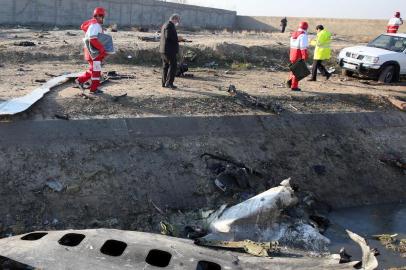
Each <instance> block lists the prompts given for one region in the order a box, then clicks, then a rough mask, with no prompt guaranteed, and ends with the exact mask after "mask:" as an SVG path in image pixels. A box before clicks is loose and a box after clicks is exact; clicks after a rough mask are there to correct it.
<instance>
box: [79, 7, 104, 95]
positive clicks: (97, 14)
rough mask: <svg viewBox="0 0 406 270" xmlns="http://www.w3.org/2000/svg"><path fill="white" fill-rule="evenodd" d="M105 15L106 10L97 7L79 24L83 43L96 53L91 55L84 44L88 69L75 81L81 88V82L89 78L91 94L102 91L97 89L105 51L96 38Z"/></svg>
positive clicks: (100, 30)
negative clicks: (89, 18)
mask: <svg viewBox="0 0 406 270" xmlns="http://www.w3.org/2000/svg"><path fill="white" fill-rule="evenodd" d="M105 16H106V10H105V9H104V8H102V7H98V8H96V9H95V10H94V12H93V19H91V20H88V21H86V22H84V23H83V24H82V26H81V29H82V30H83V31H84V32H85V39H84V41H85V43H86V42H89V43H90V45H91V46H93V48H95V49H97V51H98V55H97V56H92V54H91V53H90V52H89V49H88V48H87V47H86V46H85V47H84V54H85V59H86V61H88V63H89V70H88V71H86V72H85V73H84V74H83V75H82V76H80V77H79V78H77V79H76V83H77V84H78V85H79V87H80V88H81V89H83V84H84V83H86V82H87V81H89V80H91V85H90V93H92V94H98V93H103V91H101V90H100V89H99V86H100V79H101V73H102V68H101V64H102V61H103V60H104V58H105V57H106V56H107V53H106V50H105V48H104V46H103V44H102V43H101V42H100V41H99V40H98V35H99V34H100V33H103V28H102V25H103V22H104V18H105Z"/></svg>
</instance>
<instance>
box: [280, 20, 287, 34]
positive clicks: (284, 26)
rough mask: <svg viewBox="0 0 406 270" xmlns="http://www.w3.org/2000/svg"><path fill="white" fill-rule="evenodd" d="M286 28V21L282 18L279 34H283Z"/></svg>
mask: <svg viewBox="0 0 406 270" xmlns="http://www.w3.org/2000/svg"><path fill="white" fill-rule="evenodd" d="M287 26H288V19H287V18H286V17H284V18H283V19H282V20H281V33H285V30H286V27H287Z"/></svg>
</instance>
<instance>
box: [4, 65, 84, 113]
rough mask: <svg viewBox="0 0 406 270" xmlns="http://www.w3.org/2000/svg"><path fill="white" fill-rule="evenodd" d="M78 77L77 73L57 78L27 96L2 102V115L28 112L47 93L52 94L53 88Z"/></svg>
mask: <svg viewBox="0 0 406 270" xmlns="http://www.w3.org/2000/svg"><path fill="white" fill-rule="evenodd" d="M78 75H79V74H77V73H70V74H66V75H62V76H59V77H55V78H53V79H51V80H49V81H47V82H46V83H45V84H43V85H42V86H41V87H39V88H37V89H34V90H33V91H32V92H31V93H29V94H27V95H25V96H22V97H18V98H14V99H10V100H7V101H3V102H0V115H14V114H17V113H21V112H24V111H26V110H27V109H29V108H30V107H31V106H32V105H34V104H35V102H37V101H39V100H40V99H42V98H43V97H44V95H45V94H46V93H48V92H50V91H51V89H52V88H54V87H56V86H58V85H60V84H63V83H65V82H67V81H69V80H71V79H72V78H75V77H77V76H78Z"/></svg>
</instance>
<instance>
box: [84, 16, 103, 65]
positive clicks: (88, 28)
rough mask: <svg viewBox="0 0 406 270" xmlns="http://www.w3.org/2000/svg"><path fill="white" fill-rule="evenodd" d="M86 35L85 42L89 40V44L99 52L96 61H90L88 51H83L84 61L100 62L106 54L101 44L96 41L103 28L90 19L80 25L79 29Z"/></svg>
mask: <svg viewBox="0 0 406 270" xmlns="http://www.w3.org/2000/svg"><path fill="white" fill-rule="evenodd" d="M80 28H81V29H82V30H83V31H84V32H85V33H86V34H85V40H90V43H91V44H92V46H93V47H95V48H96V49H98V50H99V52H100V54H99V56H98V57H97V59H92V57H91V56H90V54H89V51H88V50H87V48H85V49H84V52H85V59H86V60H88V61H89V60H98V61H101V60H102V59H103V58H104V57H105V56H106V52H105V49H104V46H103V44H101V43H100V42H99V40H98V39H97V37H98V35H99V34H100V33H103V27H102V26H101V24H100V23H98V22H97V20H96V19H91V20H88V21H86V22H84V23H83V24H82V26H81V27H80Z"/></svg>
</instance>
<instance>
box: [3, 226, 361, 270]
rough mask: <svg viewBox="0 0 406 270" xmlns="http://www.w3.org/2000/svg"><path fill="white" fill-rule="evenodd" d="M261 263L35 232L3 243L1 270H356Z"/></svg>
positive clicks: (186, 244)
mask: <svg viewBox="0 0 406 270" xmlns="http://www.w3.org/2000/svg"><path fill="white" fill-rule="evenodd" d="M290 255H291V256H283V257H274V258H272V259H270V258H259V257H253V256H249V255H247V254H243V253H235V252H231V251H226V250H213V249H208V248H203V247H199V246H197V245H194V244H193V242H192V241H190V240H186V239H178V238H172V237H167V236H163V235H156V234H149V233H140V232H130V231H119V230H107V229H99V230H83V231H53V232H35V233H29V234H26V235H22V236H14V237H10V238H4V239H0V269H43V270H47V269H52V270H58V269H86V270H96V269H97V270H104V269H177V270H183V269H184V270H186V269H187V270H195V269H196V270H221V269H229V270H231V269H239V270H243V269H258V270H261V269H286V270H289V269H304V270H310V269H312V270H313V269H327V270H328V269H331V270H333V269H345V270H350V269H354V265H355V262H354V263H347V264H339V260H340V257H339V255H332V256H327V257H306V256H304V255H297V256H292V254H290Z"/></svg>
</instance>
